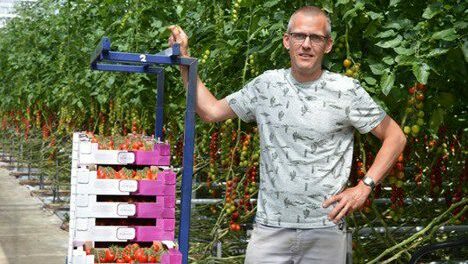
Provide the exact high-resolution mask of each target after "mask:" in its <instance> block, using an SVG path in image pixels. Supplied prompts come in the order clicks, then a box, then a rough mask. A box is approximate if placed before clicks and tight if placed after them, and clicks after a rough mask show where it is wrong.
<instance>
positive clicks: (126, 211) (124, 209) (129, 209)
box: [117, 203, 136, 216]
mask: <svg viewBox="0 0 468 264" xmlns="http://www.w3.org/2000/svg"><path fill="white" fill-rule="evenodd" d="M117 214H118V215H120V216H133V215H135V214H136V206H135V205H134V204H124V203H121V204H118V205H117Z"/></svg>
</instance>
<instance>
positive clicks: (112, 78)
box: [106, 75, 115, 88]
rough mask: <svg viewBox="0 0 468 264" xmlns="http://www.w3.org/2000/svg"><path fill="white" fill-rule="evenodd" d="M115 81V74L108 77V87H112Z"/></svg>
mask: <svg viewBox="0 0 468 264" xmlns="http://www.w3.org/2000/svg"><path fill="white" fill-rule="evenodd" d="M114 82H115V76H114V75H111V76H110V77H109V79H107V83H106V87H107V88H111V87H112V85H113V84H114Z"/></svg>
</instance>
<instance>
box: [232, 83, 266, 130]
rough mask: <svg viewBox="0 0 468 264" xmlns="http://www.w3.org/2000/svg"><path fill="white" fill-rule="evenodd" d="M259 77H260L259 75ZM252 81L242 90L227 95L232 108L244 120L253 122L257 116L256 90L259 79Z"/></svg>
mask: <svg viewBox="0 0 468 264" xmlns="http://www.w3.org/2000/svg"><path fill="white" fill-rule="evenodd" d="M257 78H258V77H257ZM257 78H256V79H254V80H252V81H250V82H249V83H248V84H247V85H245V86H244V88H242V89H241V90H239V91H237V92H234V93H232V94H230V95H228V96H226V100H227V102H228V104H229V106H230V107H231V109H232V110H233V111H234V113H236V115H237V116H238V117H239V118H240V119H241V120H242V121H244V122H252V121H254V120H255V119H256V118H255V103H254V102H255V101H256V100H254V98H256V91H255V89H258V87H257V83H258V79H257Z"/></svg>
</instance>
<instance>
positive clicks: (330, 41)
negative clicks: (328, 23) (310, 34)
mask: <svg viewBox="0 0 468 264" xmlns="http://www.w3.org/2000/svg"><path fill="white" fill-rule="evenodd" d="M332 47H333V39H332V38H331V37H330V38H328V39H327V44H326V47H325V53H326V54H328V53H330V51H331V50H332Z"/></svg>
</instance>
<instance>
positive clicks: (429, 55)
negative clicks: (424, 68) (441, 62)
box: [422, 48, 449, 58]
mask: <svg viewBox="0 0 468 264" xmlns="http://www.w3.org/2000/svg"><path fill="white" fill-rule="evenodd" d="M448 51H449V50H448V49H441V48H435V49H433V50H431V51H430V52H429V53H427V54H424V55H423V56H422V57H426V58H432V57H437V56H440V55H443V54H445V53H447V52H448Z"/></svg>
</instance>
